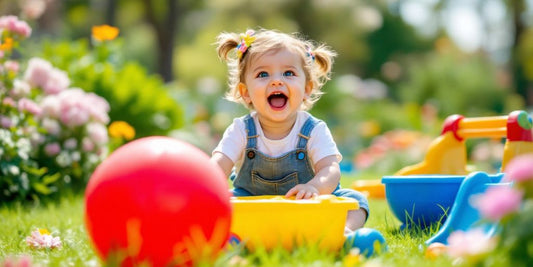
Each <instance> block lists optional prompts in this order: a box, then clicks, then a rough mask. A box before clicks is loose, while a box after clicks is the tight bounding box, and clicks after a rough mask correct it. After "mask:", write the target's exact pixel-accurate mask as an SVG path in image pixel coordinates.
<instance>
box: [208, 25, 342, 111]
mask: <svg viewBox="0 0 533 267" xmlns="http://www.w3.org/2000/svg"><path fill="white" fill-rule="evenodd" d="M254 37H255V41H253V43H252V44H251V45H250V47H248V49H247V50H246V52H244V53H243V54H242V56H241V57H238V55H237V53H236V48H237V46H238V45H239V44H240V43H241V37H240V34H238V33H226V32H223V33H221V34H219V35H218V37H217V42H216V43H217V45H218V46H217V52H218V56H219V58H220V59H222V60H224V61H226V62H227V64H228V71H229V77H228V83H229V91H228V92H227V93H226V99H228V100H230V101H233V102H237V103H241V104H243V105H245V106H246V107H248V108H250V109H253V106H252V104H251V103H250V104H248V103H246V102H245V101H244V99H243V98H242V96H241V95H240V93H239V89H238V85H239V83H241V82H243V83H244V76H245V74H246V71H247V69H248V66H249V65H250V62H251V61H252V60H254V58H257V57H259V56H260V55H263V54H265V53H268V52H270V51H273V50H278V49H281V48H286V49H289V50H290V51H292V52H295V53H297V54H298V55H300V57H301V58H302V65H303V69H304V72H305V77H306V82H309V81H311V82H312V90H311V94H310V97H309V98H305V99H304V102H303V104H302V109H304V110H307V109H310V108H311V107H312V106H313V104H314V103H315V102H316V101H317V100H318V99H319V98H320V96H321V95H322V94H323V93H322V91H321V88H322V86H323V85H324V83H326V81H328V80H329V79H330V73H331V66H332V64H333V58H334V57H335V56H336V53H335V52H334V51H333V50H331V49H330V48H329V47H327V46H326V45H324V44H320V45H317V46H315V45H314V44H313V42H311V41H309V40H305V39H304V38H303V37H301V36H299V35H297V34H286V33H281V32H278V31H275V30H265V29H261V30H259V31H256V32H255V34H254Z"/></svg>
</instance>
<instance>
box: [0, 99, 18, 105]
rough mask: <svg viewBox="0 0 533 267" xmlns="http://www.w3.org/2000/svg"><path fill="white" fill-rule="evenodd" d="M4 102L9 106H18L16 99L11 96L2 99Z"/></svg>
mask: <svg viewBox="0 0 533 267" xmlns="http://www.w3.org/2000/svg"><path fill="white" fill-rule="evenodd" d="M2 104H3V105H5V106H9V107H15V106H16V104H15V100H13V98H11V97H6V98H4V100H2Z"/></svg>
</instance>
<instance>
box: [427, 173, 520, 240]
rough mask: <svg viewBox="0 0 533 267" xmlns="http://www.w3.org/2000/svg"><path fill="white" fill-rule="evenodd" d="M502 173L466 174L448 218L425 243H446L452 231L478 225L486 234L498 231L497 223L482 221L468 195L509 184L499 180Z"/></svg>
mask: <svg viewBox="0 0 533 267" xmlns="http://www.w3.org/2000/svg"><path fill="white" fill-rule="evenodd" d="M502 178H503V173H500V174H497V175H488V174H486V173H484V172H474V173H472V174H470V175H468V176H467V177H466V178H465V179H464V181H463V183H462V184H461V187H460V188H459V192H458V193H457V198H456V199H455V203H454V204H453V207H452V209H451V212H450V215H449V216H448V219H447V220H446V222H445V223H444V225H442V227H441V228H440V230H439V231H438V232H437V233H436V234H435V235H434V236H432V237H431V238H430V239H428V240H427V241H426V245H430V244H432V243H435V242H439V243H442V244H445V245H447V244H448V237H449V236H450V234H451V233H452V232H454V231H458V230H461V231H468V230H470V229H472V228H476V227H479V228H481V229H482V230H483V232H484V233H485V234H486V235H487V236H492V235H494V234H495V233H496V232H497V231H498V224H497V223H489V222H483V221H482V220H481V215H480V214H479V211H478V210H477V209H476V208H474V207H472V206H471V205H470V202H471V201H470V197H471V196H473V195H476V194H480V193H483V192H485V191H486V190H487V189H488V188H489V187H494V186H511V183H502V182H500V181H501V180H502Z"/></svg>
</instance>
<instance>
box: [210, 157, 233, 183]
mask: <svg viewBox="0 0 533 267" xmlns="http://www.w3.org/2000/svg"><path fill="white" fill-rule="evenodd" d="M211 161H212V162H214V163H216V164H217V165H218V166H220V168H221V169H222V170H223V171H224V174H225V175H226V177H228V176H229V175H230V173H231V169H232V168H233V161H232V160H231V159H230V158H229V157H228V156H226V155H224V154H222V153H220V152H215V153H213V156H211Z"/></svg>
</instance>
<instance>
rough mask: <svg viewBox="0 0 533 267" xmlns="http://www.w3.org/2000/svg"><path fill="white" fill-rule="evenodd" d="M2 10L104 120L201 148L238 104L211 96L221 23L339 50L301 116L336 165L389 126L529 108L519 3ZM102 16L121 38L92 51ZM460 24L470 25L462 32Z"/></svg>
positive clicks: (222, 77)
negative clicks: (308, 118)
mask: <svg viewBox="0 0 533 267" xmlns="http://www.w3.org/2000/svg"><path fill="white" fill-rule="evenodd" d="M36 3H37V4H36ZM38 3H44V6H45V8H44V10H43V13H42V14H39V15H38V16H34V18H33V19H32V18H31V16H32V14H31V13H28V12H27V10H28V8H29V6H33V7H35V6H36V5H38ZM0 12H1V13H2V14H14V15H20V16H21V17H22V18H23V19H27V20H28V21H29V23H30V24H31V26H32V27H33V33H32V40H33V43H32V44H30V45H27V46H26V47H24V48H22V49H27V51H26V52H27V53H28V52H29V53H30V54H33V55H35V56H42V57H44V58H46V59H48V60H50V61H51V62H52V63H53V64H54V66H56V67H58V68H60V69H63V70H66V71H67V72H69V74H70V75H71V77H72V78H71V79H72V81H73V86H76V87H81V88H83V89H85V90H88V91H94V92H96V93H97V94H99V95H101V96H103V97H105V98H106V99H107V100H108V101H109V102H110V104H111V112H110V117H111V120H112V121H116V120H124V121H127V122H128V123H130V124H131V125H132V126H134V128H135V130H136V132H137V136H136V137H137V138H138V137H142V136H148V135H156V134H157V135H171V136H176V137H179V138H183V139H186V140H187V141H189V142H191V143H193V144H195V145H197V146H199V147H200V148H202V149H204V150H205V151H206V152H208V153H209V152H210V151H211V149H213V148H214V146H215V145H216V144H217V142H218V140H219V138H220V136H221V134H222V133H223V131H224V129H225V128H226V127H227V126H228V125H229V124H230V123H231V121H232V119H233V118H234V117H236V116H240V115H243V114H245V113H246V112H247V111H246V110H245V109H244V108H243V107H241V106H239V105H238V104H235V103H230V102H228V101H226V100H224V99H223V98H222V96H223V94H224V92H225V90H227V86H226V82H227V77H226V66H225V64H223V63H222V62H221V61H220V60H219V59H218V58H217V55H216V53H215V46H214V42H215V38H216V36H217V35H218V34H219V33H220V32H222V31H228V32H244V31H245V30H246V29H247V28H259V27H262V28H268V29H278V30H281V31H285V32H300V33H302V34H304V35H305V36H307V37H308V38H310V39H313V40H316V41H318V42H321V43H326V44H328V45H329V46H331V47H332V48H333V49H334V50H336V51H337V52H338V54H339V56H338V57H337V59H336V62H335V64H334V68H333V77H332V80H331V81H330V82H328V83H327V84H326V85H325V87H324V92H325V93H326V94H325V95H324V96H323V98H322V99H321V100H320V101H319V102H318V103H317V104H316V106H315V107H314V108H313V109H312V110H311V112H312V113H313V114H315V115H316V116H317V117H319V118H321V119H324V120H326V121H327V122H328V124H329V126H330V128H331V130H332V133H333V135H334V137H335V139H336V140H337V142H338V145H339V148H340V149H341V152H342V153H343V155H344V158H345V161H346V164H347V165H350V164H349V163H351V162H352V161H355V158H356V155H357V154H358V153H359V152H360V151H362V150H364V149H366V148H368V147H369V146H371V145H372V144H373V141H375V140H376V138H378V137H380V136H381V137H383V136H385V134H386V133H387V132H390V131H394V130H397V129H404V130H410V131H417V132H423V133H424V134H427V135H429V136H434V137H436V136H437V135H438V134H439V131H440V129H441V126H442V121H443V119H444V118H446V117H447V116H449V115H451V114H462V115H464V116H465V117H469V116H470V117H475V116H493V115H505V114H508V113H509V112H510V111H512V110H516V109H526V110H527V109H529V108H530V107H531V105H532V104H533V93H531V91H532V90H533V86H532V84H533V52H531V51H533V27H532V23H533V1H531V0H517V1H505V0H488V1H482V0H469V1H459V0H441V1H439V0H419V1H414V0H379V1H365V0H272V1H262V0H198V1H196V0H176V1H173V0H63V1H59V0H2V1H0ZM465 14H466V15H470V16H465ZM459 15H463V16H459ZM473 18H475V20H473ZM461 23H462V24H461ZM101 24H109V25H113V26H116V27H118V28H119V29H120V35H119V38H118V39H117V40H115V41H114V42H113V45H110V46H106V47H105V49H108V50H106V51H97V52H98V54H97V55H98V56H96V57H90V56H88V54H89V52H88V50H89V49H90V47H91V42H90V36H91V27H92V26H94V25H101ZM457 25H459V26H457ZM465 29H474V30H473V31H472V32H467V33H466V35H467V37H469V36H468V35H470V37H472V39H471V40H470V42H468V39H467V41H464V37H465V33H464V32H465ZM458 33H463V35H462V37H463V39H461V38H459V37H461V35H458ZM476 34H477V35H476ZM478 35H480V36H481V37H479V36H478ZM458 36H459V37H458ZM476 36H478V38H477V39H476V38H474V37H476ZM472 146H473V145H471V147H472ZM421 149H425V147H423V148H421ZM471 150H472V151H473V150H474V149H473V148H472V149H471ZM400 155H401V153H400ZM397 158H400V160H401V158H402V157H401V156H399V157H397ZM387 171H389V170H387Z"/></svg>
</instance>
